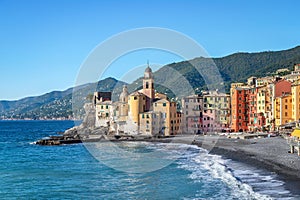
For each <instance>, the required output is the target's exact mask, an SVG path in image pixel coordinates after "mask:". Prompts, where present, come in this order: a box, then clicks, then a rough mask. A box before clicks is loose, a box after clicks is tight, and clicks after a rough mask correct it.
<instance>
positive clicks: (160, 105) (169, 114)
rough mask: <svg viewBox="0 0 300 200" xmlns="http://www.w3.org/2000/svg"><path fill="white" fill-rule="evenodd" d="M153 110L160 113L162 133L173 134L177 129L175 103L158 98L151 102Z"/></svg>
mask: <svg viewBox="0 0 300 200" xmlns="http://www.w3.org/2000/svg"><path fill="white" fill-rule="evenodd" d="M153 111H155V112H161V113H162V118H163V119H164V124H163V128H162V129H163V134H164V135H175V134H176V133H177V131H178V130H179V128H178V127H179V125H178V123H177V119H178V117H177V108H176V103H175V102H170V101H168V100H166V99H160V100H158V101H155V102H154V103H153Z"/></svg>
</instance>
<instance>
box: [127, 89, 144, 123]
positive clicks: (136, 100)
mask: <svg viewBox="0 0 300 200" xmlns="http://www.w3.org/2000/svg"><path fill="white" fill-rule="evenodd" d="M128 107H129V108H128V115H129V118H130V119H131V120H132V121H133V122H134V123H135V124H136V125H139V116H140V113H143V112H145V110H146V96H145V95H144V94H143V93H140V92H134V93H132V94H130V95H129V97H128Z"/></svg>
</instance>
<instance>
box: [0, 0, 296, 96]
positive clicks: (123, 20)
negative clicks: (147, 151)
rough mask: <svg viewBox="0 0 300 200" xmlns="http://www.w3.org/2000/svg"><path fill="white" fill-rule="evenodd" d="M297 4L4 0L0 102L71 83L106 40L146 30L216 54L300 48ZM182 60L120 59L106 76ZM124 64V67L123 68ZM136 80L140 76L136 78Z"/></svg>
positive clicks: (231, 0)
mask: <svg viewBox="0 0 300 200" xmlns="http://www.w3.org/2000/svg"><path fill="white" fill-rule="evenodd" d="M299 4H300V3H299V1H297V0H286V1H284V0H282V1H276V0H272V1H261V0H251V1H243V0H236V1H234V0H227V1H225V0H218V1H217V0H207V1H204V0H203V1H201V0H194V1H191V0H185V1H183V0H182V1H176V0H172V1H171V0H170V1H166V0H165V1H161V0H153V1H113V0H112V1H108V0H107V1H84V0H74V1H71V0H48V1H47V0H43V1H40V0H22V1H21V0H19V1H17V0H0V15H1V16H0V27H1V29H0V55H1V59H0V69H1V73H0V80H1V85H2V86H1V87H0V99H8V100H12V99H19V98H22V97H26V96H33V95H40V94H43V93H46V92H50V91H52V90H64V89H67V88H69V87H71V86H73V85H74V83H75V80H76V77H77V74H78V72H79V70H80V66H81V64H82V63H83V61H84V60H85V59H86V58H87V56H88V55H89V53H90V52H91V51H92V50H93V49H94V48H95V47H96V46H97V45H98V44H99V43H101V42H103V41H105V40H106V39H107V38H109V37H111V36H113V35H115V34H118V33H120V32H122V31H126V30H130V29H134V28H141V27H162V28H168V29H173V30H176V31H178V32H181V33H183V34H185V35H187V36H189V37H191V38H193V39H194V40H196V41H197V42H198V43H199V44H201V45H202V46H203V47H204V48H205V50H206V51H207V52H208V54H209V55H210V56H212V57H221V56H225V55H229V54H231V53H235V52H258V51H265V50H282V49H288V48H291V47H295V46H297V45H300V20H299V11H298V10H299ZM147 59H149V60H150V63H159V64H168V63H171V62H174V61H178V60H177V59H178V58H176V57H174V56H172V55H168V54H161V55H159V54H158V53H153V52H152V53H151V52H150V53H149V52H148V53H147V52H146V53H140V54H136V55H131V56H129V57H128V58H127V59H126V58H124V59H123V60H122V59H120V60H119V61H118V62H116V66H117V65H120V66H117V67H114V68H113V69H112V70H110V71H109V75H111V76H113V77H116V78H121V77H122V76H124V74H122V73H124V71H126V70H129V69H131V68H132V67H133V66H141V65H143V64H145V63H146V62H147ZM118 67H119V68H118ZM137 76H139V75H137Z"/></svg>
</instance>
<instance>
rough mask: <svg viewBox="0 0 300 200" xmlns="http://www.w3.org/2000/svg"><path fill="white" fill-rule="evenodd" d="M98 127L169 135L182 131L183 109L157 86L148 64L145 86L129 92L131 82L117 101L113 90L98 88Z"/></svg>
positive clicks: (124, 87)
mask: <svg viewBox="0 0 300 200" xmlns="http://www.w3.org/2000/svg"><path fill="white" fill-rule="evenodd" d="M93 104H94V107H95V110H96V112H95V115H96V116H95V117H96V120H95V121H96V122H95V126H96V127H101V126H104V127H107V126H109V130H110V132H111V133H112V134H117V135H118V134H129V135H149V136H158V135H163V136H169V135H176V134H178V133H181V113H180V112H178V111H177V104H176V102H171V101H169V99H168V98H167V96H166V95H165V94H162V93H158V92H156V91H155V89H154V76H153V72H152V69H151V68H150V66H149V65H148V66H147V68H146V69H145V72H144V78H143V88H142V89H141V90H138V91H134V92H132V93H130V94H129V92H128V89H127V86H126V85H124V86H123V91H122V93H121V94H120V96H119V101H117V102H113V101H112V99H111V92H95V93H94V98H93Z"/></svg>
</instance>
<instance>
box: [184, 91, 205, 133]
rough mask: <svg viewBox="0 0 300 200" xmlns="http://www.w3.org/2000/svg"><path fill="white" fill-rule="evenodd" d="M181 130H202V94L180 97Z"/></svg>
mask: <svg viewBox="0 0 300 200" xmlns="http://www.w3.org/2000/svg"><path fill="white" fill-rule="evenodd" d="M181 105H182V114H183V116H184V117H183V128H182V129H183V132H184V133H194V134H200V133H202V132H203V127H202V126H203V124H202V116H203V113H202V112H203V96H202V95H190V96H187V97H184V98H182V100H181Z"/></svg>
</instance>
